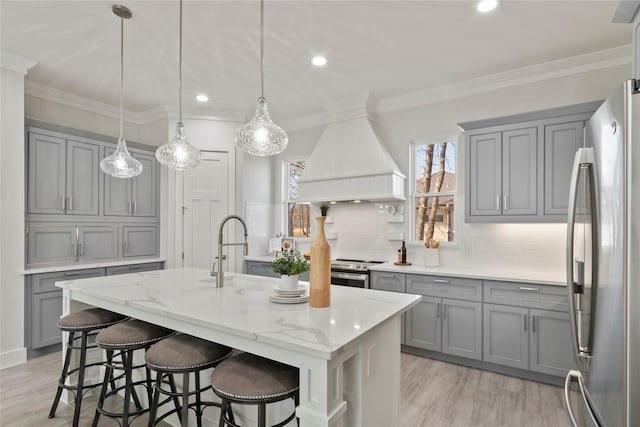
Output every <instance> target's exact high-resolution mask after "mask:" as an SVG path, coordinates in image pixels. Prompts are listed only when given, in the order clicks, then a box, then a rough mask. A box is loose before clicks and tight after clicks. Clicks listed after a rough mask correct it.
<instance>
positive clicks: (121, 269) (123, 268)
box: [106, 262, 164, 276]
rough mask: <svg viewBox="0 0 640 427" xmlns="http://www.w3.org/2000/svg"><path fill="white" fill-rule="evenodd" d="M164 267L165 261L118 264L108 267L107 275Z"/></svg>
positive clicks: (140, 271)
mask: <svg viewBox="0 0 640 427" xmlns="http://www.w3.org/2000/svg"><path fill="white" fill-rule="evenodd" d="M162 269H164V263H163V262H149V263H146V264H133V265H117V266H114V267H107V269H106V274H107V276H115V275H118V274H129V273H142V272H143V271H155V270H162Z"/></svg>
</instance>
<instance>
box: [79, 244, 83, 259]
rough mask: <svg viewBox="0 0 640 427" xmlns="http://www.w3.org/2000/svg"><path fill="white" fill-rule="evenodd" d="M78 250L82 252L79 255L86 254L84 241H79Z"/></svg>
mask: <svg viewBox="0 0 640 427" xmlns="http://www.w3.org/2000/svg"><path fill="white" fill-rule="evenodd" d="M78 251H79V252H80V255H79V256H84V245H83V244H82V243H78Z"/></svg>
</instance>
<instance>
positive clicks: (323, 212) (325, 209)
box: [320, 202, 329, 216]
mask: <svg viewBox="0 0 640 427" xmlns="http://www.w3.org/2000/svg"><path fill="white" fill-rule="evenodd" d="M328 211H329V204H328V203H327V202H324V203H322V204H321V205H320V215H322V216H327V212H328Z"/></svg>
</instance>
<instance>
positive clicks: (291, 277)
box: [271, 251, 309, 290]
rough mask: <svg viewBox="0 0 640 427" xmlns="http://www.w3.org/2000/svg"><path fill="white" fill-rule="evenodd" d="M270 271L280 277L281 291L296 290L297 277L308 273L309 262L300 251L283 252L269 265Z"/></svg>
mask: <svg viewBox="0 0 640 427" xmlns="http://www.w3.org/2000/svg"><path fill="white" fill-rule="evenodd" d="M271 271H273V272H274V273H276V274H279V275H280V280H281V282H282V283H281V287H282V289H292V290H293V289H297V288H298V275H299V274H301V273H304V272H305V271H309V262H308V261H307V260H306V259H304V258H303V257H302V255H301V254H300V251H288V252H283V253H282V255H280V256H279V257H277V258H276V259H274V260H273V262H272V263H271Z"/></svg>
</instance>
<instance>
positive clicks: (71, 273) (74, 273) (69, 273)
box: [64, 271, 83, 277]
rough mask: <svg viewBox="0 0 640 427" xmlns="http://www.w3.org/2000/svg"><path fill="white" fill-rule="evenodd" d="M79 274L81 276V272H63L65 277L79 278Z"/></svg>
mask: <svg viewBox="0 0 640 427" xmlns="http://www.w3.org/2000/svg"><path fill="white" fill-rule="evenodd" d="M81 274H83V273H82V272H81V271H65V272H64V276H65V277H70V276H80V275H81Z"/></svg>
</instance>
